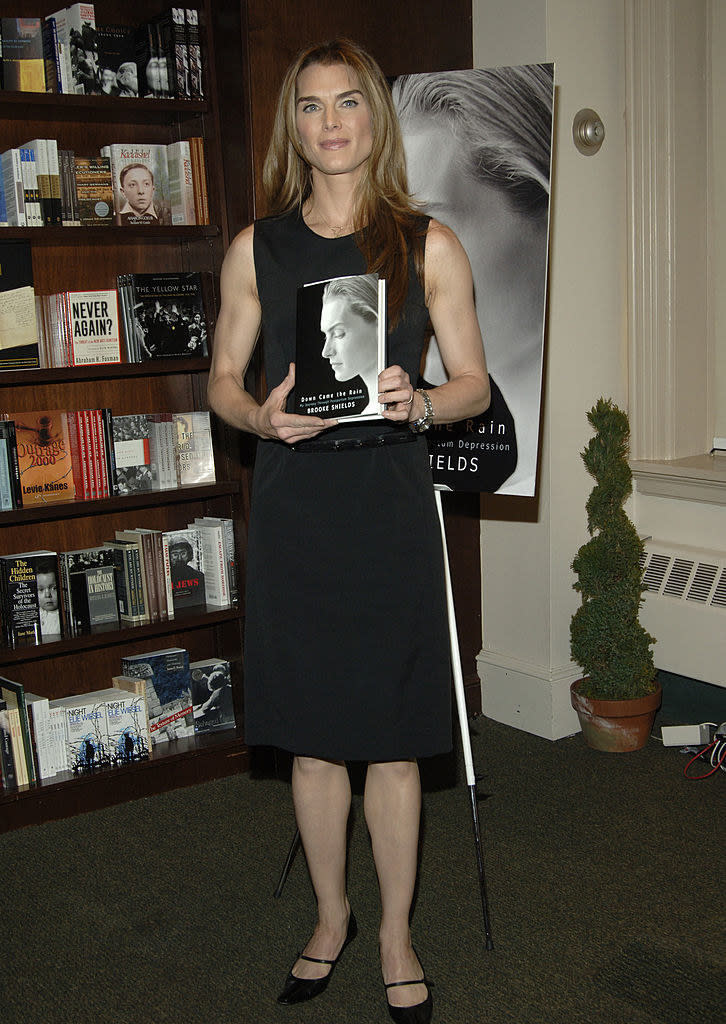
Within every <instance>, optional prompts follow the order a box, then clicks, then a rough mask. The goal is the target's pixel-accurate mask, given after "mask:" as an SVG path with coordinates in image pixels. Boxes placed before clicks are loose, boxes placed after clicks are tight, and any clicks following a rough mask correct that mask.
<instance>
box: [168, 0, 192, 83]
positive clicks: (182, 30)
mask: <svg viewBox="0 0 726 1024" xmlns="http://www.w3.org/2000/svg"><path fill="white" fill-rule="evenodd" d="M171 28H172V32H171V34H172V48H173V54H174V71H175V74H176V94H177V97H178V98H179V99H187V100H188V99H191V95H192V94H191V86H190V83H189V48H188V43H187V29H186V18H185V16H184V8H183V7H172V8H171Z"/></svg>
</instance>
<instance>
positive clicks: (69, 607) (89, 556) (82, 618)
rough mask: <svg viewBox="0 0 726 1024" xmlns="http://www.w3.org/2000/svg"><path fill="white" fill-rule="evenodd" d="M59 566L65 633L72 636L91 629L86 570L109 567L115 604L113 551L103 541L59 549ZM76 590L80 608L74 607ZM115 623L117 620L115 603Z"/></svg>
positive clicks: (88, 631) (107, 568) (106, 568)
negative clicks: (67, 549) (71, 548)
mask: <svg viewBox="0 0 726 1024" xmlns="http://www.w3.org/2000/svg"><path fill="white" fill-rule="evenodd" d="M58 568H59V572H60V587H61V593H62V596H63V607H64V609H65V623H66V629H67V632H68V633H69V635H71V636H79V635H81V634H84V633H90V632H92V630H91V628H90V627H91V623H90V616H89V613H88V595H87V587H86V585H85V579H86V574H87V573H88V572H89V571H91V572H93V571H97V570H101V569H104V570H109V569H110V570H111V574H112V576H113V580H114V583H113V594H114V603H115V604H116V573H115V563H114V553H113V551H112V550H111V549H110V548H107V547H105V546H104V545H102V544H96V545H91V546H89V547H86V548H76V549H75V550H73V551H61V552H60V553H59V555H58ZM81 581H82V582H81ZM78 592H80V600H81V604H80V607H76V601H75V594H76V593H78ZM116 622H118V605H117V604H116Z"/></svg>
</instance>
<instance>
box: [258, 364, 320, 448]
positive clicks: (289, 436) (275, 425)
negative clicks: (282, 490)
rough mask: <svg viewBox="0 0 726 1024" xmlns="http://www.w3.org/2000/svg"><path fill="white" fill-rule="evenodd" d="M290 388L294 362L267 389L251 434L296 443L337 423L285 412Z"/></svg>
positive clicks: (292, 379) (293, 383)
mask: <svg viewBox="0 0 726 1024" xmlns="http://www.w3.org/2000/svg"><path fill="white" fill-rule="evenodd" d="M294 387H295V364H294V363H290V368H289V370H288V372H287V376H286V377H285V379H284V380H283V381H281V382H280V383H279V384H278V385H277V387H275V388H273V389H272V390H271V391H270V393H269V395H268V396H267V398H266V400H265V402H264V403H263V404H262V405H261V406H260V407H259V409H258V411H257V413H256V415H255V422H254V428H255V433H256V434H259V436H260V437H269V438H273V439H274V440H277V441H284V442H285V444H297V442H298V441H306V440H308V439H309V438H311V437H317V435H318V434H321V433H322V432H323V431H324V430H327V429H328V428H329V427H334V426H336V425H337V423H338V421H337V420H324V419H321V418H320V417H319V416H301V415H299V414H298V413H288V412H285V406H286V404H287V399H288V396H289V394H290V392H291V391H292V389H293V388H294Z"/></svg>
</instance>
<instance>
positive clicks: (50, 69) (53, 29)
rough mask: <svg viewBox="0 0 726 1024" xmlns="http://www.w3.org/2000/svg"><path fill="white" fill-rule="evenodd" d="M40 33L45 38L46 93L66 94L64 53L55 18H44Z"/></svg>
mask: <svg viewBox="0 0 726 1024" xmlns="http://www.w3.org/2000/svg"><path fill="white" fill-rule="evenodd" d="M40 31H41V35H42V38H43V64H44V67H45V91H46V92H54V93H62V92H65V89H64V88H63V72H62V68H61V61H62V60H63V53H62V50H61V46H60V43H59V41H58V27H57V25H56V22H55V18H53V17H48V18H44V19H43V23H42V25H41V27H40Z"/></svg>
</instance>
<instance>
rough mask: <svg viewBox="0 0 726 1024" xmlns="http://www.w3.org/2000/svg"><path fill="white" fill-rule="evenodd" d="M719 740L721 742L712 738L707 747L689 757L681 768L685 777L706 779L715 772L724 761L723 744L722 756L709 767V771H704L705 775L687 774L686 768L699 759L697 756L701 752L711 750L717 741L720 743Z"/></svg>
mask: <svg viewBox="0 0 726 1024" xmlns="http://www.w3.org/2000/svg"><path fill="white" fill-rule="evenodd" d="M721 742H722V741H721V740H712V741H711V742H710V743H709V744H708V746H707V747H704V748H703V750H699V752H698V753H697V754H696V756H695V757H692V758H691V760H690V761H689V762H688V764H687V765H686V767H685V768H684V769H683V774H684V775H685V776H686V778H687V779H694V780H695V779H707V778H708V777H709V776H710V775H713V773H714V772H717V771H718V770H719V768H720V767H721V765H722V764H723V763H724V761H726V745H724V752H723V756H722V757H721V760H720V761H718V762H717V763H716V764H715V765H714V766H713V768H712V769H711V771H710V772H706V774H705V775H689V774H688V769H689V768H690V767H691V765H692V764H693V762H694V761H697V760H698V759H699V757H701V756H702V755H703V754H707V753H708V751H709V750H711V749H712V748H713V747H715V746H716V744H717V743H721Z"/></svg>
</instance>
